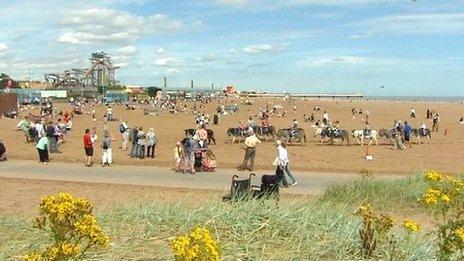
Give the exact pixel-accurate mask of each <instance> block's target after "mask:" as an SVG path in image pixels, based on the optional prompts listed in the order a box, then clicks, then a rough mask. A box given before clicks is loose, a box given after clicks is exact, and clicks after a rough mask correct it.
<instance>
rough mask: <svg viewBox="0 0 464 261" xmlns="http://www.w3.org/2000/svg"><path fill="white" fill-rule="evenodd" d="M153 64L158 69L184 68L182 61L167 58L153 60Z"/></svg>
mask: <svg viewBox="0 0 464 261" xmlns="http://www.w3.org/2000/svg"><path fill="white" fill-rule="evenodd" d="M154 64H155V65H156V66H159V67H181V66H184V62H183V61H182V60H179V59H176V58H173V57H167V58H158V59H156V60H155V62H154Z"/></svg>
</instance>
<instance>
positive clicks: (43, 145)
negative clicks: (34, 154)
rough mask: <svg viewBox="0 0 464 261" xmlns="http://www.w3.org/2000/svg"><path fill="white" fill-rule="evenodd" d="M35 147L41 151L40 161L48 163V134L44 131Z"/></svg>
mask: <svg viewBox="0 0 464 261" xmlns="http://www.w3.org/2000/svg"><path fill="white" fill-rule="evenodd" d="M35 147H36V148H37V151H38V152H39V162H40V163H42V164H48V161H49V158H48V138H47V135H45V134H43V133H42V135H41V138H40V139H39V141H38V142H37V145H36V146H35Z"/></svg>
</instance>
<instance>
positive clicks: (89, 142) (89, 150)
mask: <svg viewBox="0 0 464 261" xmlns="http://www.w3.org/2000/svg"><path fill="white" fill-rule="evenodd" d="M83 140H84V150H85V165H86V166H87V167H91V166H92V156H93V138H92V134H91V133H90V130H89V129H86V130H85V134H84V137H83Z"/></svg>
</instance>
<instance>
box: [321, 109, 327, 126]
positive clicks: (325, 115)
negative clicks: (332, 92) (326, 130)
mask: <svg viewBox="0 0 464 261" xmlns="http://www.w3.org/2000/svg"><path fill="white" fill-rule="evenodd" d="M322 122H323V123H324V125H326V126H327V124H328V123H329V114H328V113H327V111H324V113H323V114H322Z"/></svg>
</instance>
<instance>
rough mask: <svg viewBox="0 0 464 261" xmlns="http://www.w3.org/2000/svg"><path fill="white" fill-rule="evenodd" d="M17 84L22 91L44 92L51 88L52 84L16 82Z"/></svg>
mask: <svg viewBox="0 0 464 261" xmlns="http://www.w3.org/2000/svg"><path fill="white" fill-rule="evenodd" d="M17 83H18V86H19V88H22V89H32V90H44V89H51V88H53V85H52V84H50V83H48V82H41V81H18V82H17Z"/></svg>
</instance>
